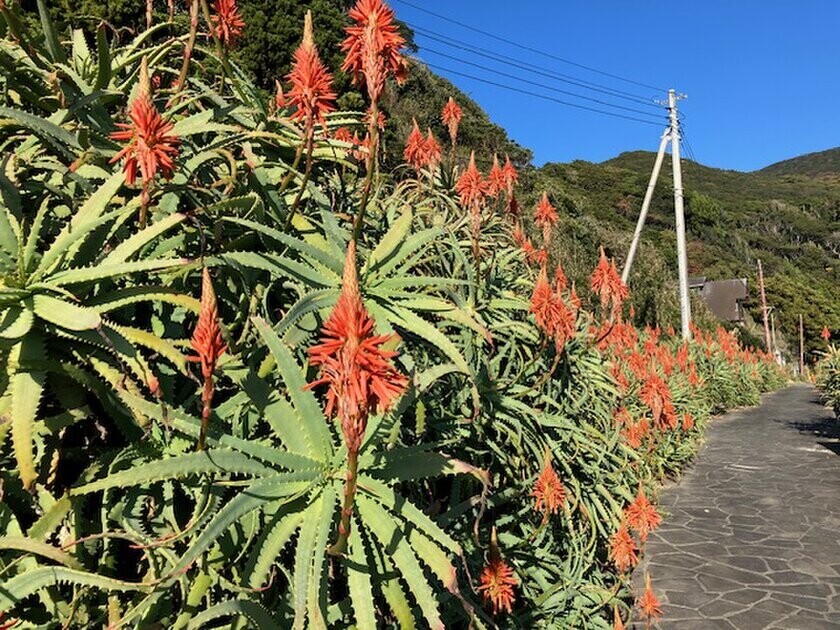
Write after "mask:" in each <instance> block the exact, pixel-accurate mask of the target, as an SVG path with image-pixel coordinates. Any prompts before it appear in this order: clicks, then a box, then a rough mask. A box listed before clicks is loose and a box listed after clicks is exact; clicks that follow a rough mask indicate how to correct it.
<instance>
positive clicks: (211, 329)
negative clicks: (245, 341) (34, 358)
mask: <svg viewBox="0 0 840 630" xmlns="http://www.w3.org/2000/svg"><path fill="white" fill-rule="evenodd" d="M190 345H191V346H192V347H193V349H194V350H195V351H196V353H197V354H198V356H197V357H195V358H193V360H194V361H200V362H201V374H202V376H204V378H208V377H210V376H212V375H213V371H214V370H215V369H216V363H217V362H218V360H219V357H221V356H222V355H223V354H224V353H225V350H227V345H226V344H225V342H224V339H222V329H221V327H220V326H219V309H218V304H217V302H216V292H215V291H214V290H213V281H212V280H211V279H210V271H209V270H208V269H207V267H205V268H204V270H203V271H202V272H201V310H200V311H199V313H198V323H197V324H196V327H195V331H193V336H192V339H191V340H190Z"/></svg>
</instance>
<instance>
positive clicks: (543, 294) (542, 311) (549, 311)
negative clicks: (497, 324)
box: [530, 250, 575, 352]
mask: <svg viewBox="0 0 840 630" xmlns="http://www.w3.org/2000/svg"><path fill="white" fill-rule="evenodd" d="M540 251H545V250H540ZM530 310H531V312H532V313H534V319H535V320H536V324H537V328H539V329H540V330H541V331H543V332H544V333H545V334H546V336H548V337H551V338H553V339H554V344H555V346H556V348H557V351H558V352H560V351H561V350H562V349H563V346H564V345H565V344H566V342H567V341H568V340H569V339H570V338H571V337H572V335H574V332H575V315H574V313H573V312H572V311H570V310H569V308H568V307H567V306H566V303H565V302H564V301H563V297H562V295H560V292H559V291H557V292H555V291H554V290H552V288H551V285H550V284H549V283H548V274H547V273H546V270H545V262H542V264H541V267H540V273H539V275H538V276H537V281H536V283H535V284H534V292H533V293H532V294H531V309H530Z"/></svg>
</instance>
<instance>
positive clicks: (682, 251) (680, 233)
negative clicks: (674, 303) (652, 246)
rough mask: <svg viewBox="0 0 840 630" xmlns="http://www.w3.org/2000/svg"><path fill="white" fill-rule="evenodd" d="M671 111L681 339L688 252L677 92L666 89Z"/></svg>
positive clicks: (686, 326) (685, 326)
mask: <svg viewBox="0 0 840 630" xmlns="http://www.w3.org/2000/svg"><path fill="white" fill-rule="evenodd" d="M668 109H669V110H670V112H671V165H672V166H673V169H674V214H675V215H676V224H677V259H678V260H677V262H678V267H679V273H680V321H681V322H682V336H683V339H691V302H689V297H688V254H687V252H686V244H685V212H684V210H683V186H682V165H681V164H680V121H679V117H678V116H677V93H676V92H675V91H674V90H668Z"/></svg>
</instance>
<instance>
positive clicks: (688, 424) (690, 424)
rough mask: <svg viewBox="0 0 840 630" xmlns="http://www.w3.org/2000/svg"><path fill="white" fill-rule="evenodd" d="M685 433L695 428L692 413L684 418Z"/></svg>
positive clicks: (685, 414) (684, 415) (686, 414)
mask: <svg viewBox="0 0 840 630" xmlns="http://www.w3.org/2000/svg"><path fill="white" fill-rule="evenodd" d="M682 428H683V431H691V430H692V429H693V428H694V418H693V417H692V416H691V414H690V413H684V414H683V417H682Z"/></svg>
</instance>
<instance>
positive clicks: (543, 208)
mask: <svg viewBox="0 0 840 630" xmlns="http://www.w3.org/2000/svg"><path fill="white" fill-rule="evenodd" d="M534 223H536V225H537V227H539V228H542V232H543V240H544V241H545V242H546V243H548V241H549V240H550V239H551V228H553V227H554V225H555V224H556V223H557V212H556V211H555V210H554V207H553V206H552V205H551V204H550V203H549V202H548V194H546V193H543V195H542V198H541V199H540V202H539V204H537V209H536V211H535V212H534Z"/></svg>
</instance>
